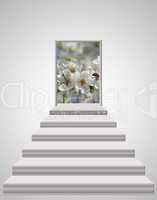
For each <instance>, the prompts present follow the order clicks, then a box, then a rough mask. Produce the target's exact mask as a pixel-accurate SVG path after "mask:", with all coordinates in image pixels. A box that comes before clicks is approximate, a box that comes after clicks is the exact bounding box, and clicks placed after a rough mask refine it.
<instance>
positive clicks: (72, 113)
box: [49, 110, 107, 115]
mask: <svg viewBox="0 0 157 200" xmlns="http://www.w3.org/2000/svg"><path fill="white" fill-rule="evenodd" d="M49 114H50V115H107V111H106V110H105V111H83V110H81V111H52V110H50V112H49Z"/></svg>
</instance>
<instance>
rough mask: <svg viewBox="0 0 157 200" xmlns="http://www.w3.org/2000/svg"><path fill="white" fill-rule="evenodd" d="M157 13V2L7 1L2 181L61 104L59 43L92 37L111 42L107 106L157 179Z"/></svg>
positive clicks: (1, 32)
mask: <svg viewBox="0 0 157 200" xmlns="http://www.w3.org/2000/svg"><path fill="white" fill-rule="evenodd" d="M156 10H157V1H156V0H119V1H118V0H77V1H76V0H66V1H65V0H62V1H61V0H0V94H1V99H0V114H1V115H0V161H1V162H0V175H1V180H0V182H1V183H3V181H4V180H5V179H6V177H8V176H9V174H10V173H11V166H12V164H13V163H14V162H15V161H16V160H17V159H18V158H19V157H20V155H21V149H22V147H23V145H24V144H25V143H27V142H29V141H30V140H31V134H32V133H33V132H34V131H36V130H37V129H38V128H39V122H40V120H41V119H42V118H43V117H44V116H45V115H47V113H48V110H49V109H50V107H52V105H53V103H54V101H53V100H54V96H53V95H54V87H53V84H52V83H53V82H54V81H53V77H54V63H55V60H54V56H53V55H54V41H55V40H86V39H87V40H102V41H103V95H104V99H103V102H104V106H105V107H107V108H108V109H109V110H110V112H111V113H112V114H113V116H114V117H115V119H117V120H118V122H119V127H120V128H121V129H122V131H123V133H125V134H126V135H127V140H128V143H129V144H130V146H131V147H134V148H135V149H136V156H137V158H139V159H140V160H142V161H143V162H144V163H145V165H146V172H147V175H148V177H150V178H151V179H152V180H153V181H155V182H157V173H156V169H157V161H156V154H155V151H157V145H156V141H157V45H156V44H157V37H156V35H157V12H156ZM7 84H8V85H7ZM20 88H21V90H20ZM146 89H147V90H146ZM148 89H150V90H151V91H150V92H149V91H148ZM19 91H23V95H22V94H21V92H19ZM20 95H21V96H20ZM22 97H23V100H22ZM20 98H21V99H20ZM42 98H43V99H42ZM150 99H151V103H150ZM44 102H47V104H46V106H44ZM6 104H9V105H11V104H13V105H14V108H13V107H12V108H11V107H10V106H8V105H6ZM150 108H151V109H150ZM2 198H4V197H2ZM115 198H116V197H115ZM146 198H147V199H152V200H153V199H154V200H155V199H156V197H155V196H151V197H146ZM64 199H65V198H64ZM106 199H109V198H108V197H107V198H106ZM119 199H126V197H122V198H121V197H120V198H119ZM127 199H135V197H127ZM136 199H137V197H136ZM142 199H144V197H142Z"/></svg>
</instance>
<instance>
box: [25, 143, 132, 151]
mask: <svg viewBox="0 0 157 200" xmlns="http://www.w3.org/2000/svg"><path fill="white" fill-rule="evenodd" d="M24 149H27V150H36V149H41V150H54V149H56V150H63V149H65V150H75V149H76V150H107V149H109V150H121V149H124V150H125V149H129V150H132V149H130V148H129V147H128V145H127V144H126V143H123V142H106V141H103V142H95V141H94V142H91V141H90V142H86V141H84V142H81V143H80V142H77V141H73V142H64V141H63V142H62V141H61V142H60V141H59V142H58V141H55V142H53V141H51V142H32V143H30V144H28V145H26V146H25V147H24Z"/></svg>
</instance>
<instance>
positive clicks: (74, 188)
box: [3, 176, 154, 194]
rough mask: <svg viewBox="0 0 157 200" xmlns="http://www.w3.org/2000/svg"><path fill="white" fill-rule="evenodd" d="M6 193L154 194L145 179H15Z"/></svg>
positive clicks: (31, 177) (147, 180)
mask: <svg viewBox="0 0 157 200" xmlns="http://www.w3.org/2000/svg"><path fill="white" fill-rule="evenodd" d="M3 191H4V193H30V194H31V193H37V194H39V193H41V194H42V193H46V194H66V193H69V194H114V193H118V194H119V193H122V194H123V193H124V194H126V193H153V192H154V185H153V183H152V182H151V181H150V180H149V179H148V178H146V177H144V176H12V177H11V178H9V179H8V180H7V181H6V182H5V184H4V186H3Z"/></svg>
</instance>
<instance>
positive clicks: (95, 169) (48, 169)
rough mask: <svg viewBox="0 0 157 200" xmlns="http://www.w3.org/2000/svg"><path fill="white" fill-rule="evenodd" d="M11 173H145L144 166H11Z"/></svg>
mask: <svg viewBox="0 0 157 200" xmlns="http://www.w3.org/2000/svg"><path fill="white" fill-rule="evenodd" d="M13 175H23V176H25V175H108V176H110V175H138V176H139V175H145V168H144V167H121V168H118V167H117V168H116V167H90V168H89V167H75V168H74V167H16V166H15V167H13Z"/></svg>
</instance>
